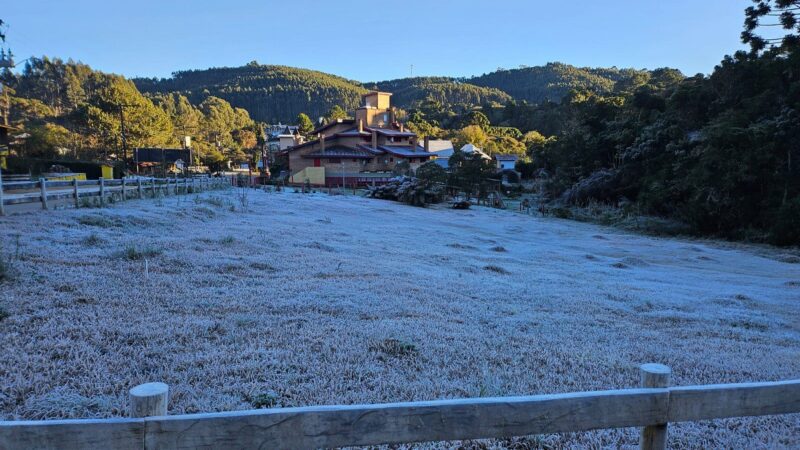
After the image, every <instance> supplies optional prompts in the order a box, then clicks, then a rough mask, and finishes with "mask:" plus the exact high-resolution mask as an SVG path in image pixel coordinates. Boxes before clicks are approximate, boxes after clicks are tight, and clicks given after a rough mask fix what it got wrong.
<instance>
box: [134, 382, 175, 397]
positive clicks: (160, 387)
mask: <svg viewBox="0 0 800 450" xmlns="http://www.w3.org/2000/svg"><path fill="white" fill-rule="evenodd" d="M167 391H169V386H167V384H166V383H161V382H153V383H144V384H140V385H138V386H135V387H133V388H131V390H130V394H131V395H132V396H134V397H150V396H153V395H160V394H163V393H166V392H167Z"/></svg>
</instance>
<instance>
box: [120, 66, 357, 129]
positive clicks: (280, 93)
mask: <svg viewBox="0 0 800 450" xmlns="http://www.w3.org/2000/svg"><path fill="white" fill-rule="evenodd" d="M134 82H135V83H136V85H137V86H138V87H139V89H141V90H142V92H145V93H151V94H154V93H171V92H177V93H180V94H181V95H184V96H186V97H187V98H188V99H189V100H190V101H191V102H192V103H195V104H198V103H200V102H202V101H203V100H205V98H206V97H209V96H215V97H219V98H222V99H225V100H226V101H227V102H229V103H230V104H231V105H233V106H235V107H238V108H243V109H245V110H247V111H248V112H249V113H250V115H251V117H253V119H255V120H258V121H261V122H267V123H278V122H282V123H292V122H293V121H294V120H295V118H296V117H297V115H298V114H299V113H305V114H307V115H309V116H310V117H311V118H312V120H314V121H317V120H318V119H319V118H320V117H323V116H324V115H325V114H326V113H327V112H328V111H329V110H330V108H331V107H332V106H334V105H339V106H340V107H342V108H343V109H344V110H346V111H352V110H354V109H355V108H357V107H358V106H360V101H361V94H363V93H365V92H367V90H366V89H365V88H364V87H363V86H361V84H359V83H358V82H355V81H351V80H347V79H345V78H341V77H337V76H334V75H330V74H326V73H322V72H317V71H313V70H306V69H297V68H293V67H285V66H274V65H260V64H258V63H255V62H252V63H250V64H247V65H245V66H243V67H223V68H213V69H206V70H188V71H181V72H175V73H173V75H172V77H171V78H166V79H146V78H137V79H135V80H134Z"/></svg>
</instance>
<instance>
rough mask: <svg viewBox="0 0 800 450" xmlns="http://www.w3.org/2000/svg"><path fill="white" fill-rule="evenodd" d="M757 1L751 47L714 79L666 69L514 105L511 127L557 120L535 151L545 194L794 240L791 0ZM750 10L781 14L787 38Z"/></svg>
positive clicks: (705, 228) (797, 130)
mask: <svg viewBox="0 0 800 450" xmlns="http://www.w3.org/2000/svg"><path fill="white" fill-rule="evenodd" d="M755 3H756V6H755V7H753V8H749V9H748V12H747V16H748V19H747V22H746V23H745V27H746V33H745V34H744V35H743V38H744V40H745V42H749V43H751V44H752V48H753V49H752V51H751V52H749V53H747V52H738V53H736V54H735V55H733V56H726V57H725V58H724V59H723V61H722V62H721V63H720V64H719V65H718V66H717V67H716V68H715V70H714V72H713V73H712V74H711V75H710V76H703V75H697V76H693V77H688V78H684V77H682V76H680V74H679V73H677V72H675V71H673V70H667V69H664V70H658V71H654V72H652V73H651V74H650V75H648V76H644V77H638V78H635V79H633V80H632V81H631V80H628V81H626V82H622V83H618V84H617V86H616V87H615V89H614V90H613V91H612V92H610V93H606V94H602V93H596V92H586V91H575V90H573V91H572V92H570V94H568V95H567V96H566V97H565V98H564V100H563V101H562V102H561V104H560V105H558V106H554V105H541V106H535V107H525V108H519V107H518V106H511V107H510V112H511V113H512V114H507V115H506V117H507V119H508V120H510V121H511V122H512V123H519V122H525V123H526V125H529V126H531V127H534V128H537V124H536V122H537V121H538V120H542V126H541V128H546V127H551V126H552V124H551V123H550V122H549V120H548V118H549V117H552V116H557V117H558V118H559V122H560V123H562V125H561V126H560V127H555V128H551V129H550V131H555V132H556V136H555V138H554V139H553V140H552V141H551V142H549V143H547V144H545V145H542V146H540V147H538V148H536V149H532V151H531V156H532V157H533V161H534V164H536V165H537V166H538V167H541V168H544V169H545V170H547V171H549V172H550V173H551V175H552V177H551V180H550V183H549V193H550V195H551V198H552V199H553V200H555V201H568V202H574V203H582V202H587V201H605V202H611V203H617V202H619V201H621V200H622V199H625V200H628V201H631V202H633V205H635V207H636V208H637V210H638V211H641V212H645V213H649V214H656V215H661V216H666V217H672V218H677V219H680V220H682V221H684V222H686V223H688V224H689V225H690V226H691V227H692V229H694V230H695V231H696V232H698V233H701V234H712V235H718V236H726V237H731V238H737V239H740V238H748V239H757V240H768V241H770V242H772V243H775V244H780V245H789V244H794V245H797V244H800V169H799V168H798V161H799V160H800V70H798V67H800V51H799V50H798V49H799V48H800V45H798V41H799V40H798V39H797V37H796V36H797V34H798V31H800V27H798V21H797V20H796V19H794V11H796V8H797V7H798V2H796V1H780V0H779V1H774V2H772V1H756V2H755ZM753 17H767V18H769V17H777V18H778V19H779V21H780V23H781V24H782V25H783V28H784V29H785V30H786V32H787V34H786V36H782V37H781V38H777V39H775V40H772V41H766V40H764V39H762V38H760V37H758V31H759V23H753V20H754V19H753ZM770 42H771V43H770ZM506 110H507V111H506V113H508V112H509V108H506ZM521 116H528V117H527V118H525V117H521Z"/></svg>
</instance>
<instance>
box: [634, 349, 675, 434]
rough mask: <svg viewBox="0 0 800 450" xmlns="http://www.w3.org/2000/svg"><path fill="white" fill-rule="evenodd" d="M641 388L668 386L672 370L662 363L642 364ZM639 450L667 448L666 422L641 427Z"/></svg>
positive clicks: (640, 370)
mask: <svg viewBox="0 0 800 450" xmlns="http://www.w3.org/2000/svg"><path fill="white" fill-rule="evenodd" d="M639 373H640V374H641V380H642V387H643V388H667V387H669V382H670V375H671V374H672V371H671V370H670V368H669V367H667V366H665V365H663V364H642V365H641V366H639ZM639 448H640V449H641V450H664V449H666V448H667V424H666V423H664V424H659V425H651V426H648V427H644V428H642V434H641V436H640V438H639Z"/></svg>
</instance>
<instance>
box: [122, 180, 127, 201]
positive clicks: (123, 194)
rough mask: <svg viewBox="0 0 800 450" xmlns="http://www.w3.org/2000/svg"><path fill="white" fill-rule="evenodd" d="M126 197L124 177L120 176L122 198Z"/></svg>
mask: <svg viewBox="0 0 800 450" xmlns="http://www.w3.org/2000/svg"><path fill="white" fill-rule="evenodd" d="M127 199H128V197H126V196H125V177H122V200H127Z"/></svg>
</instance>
